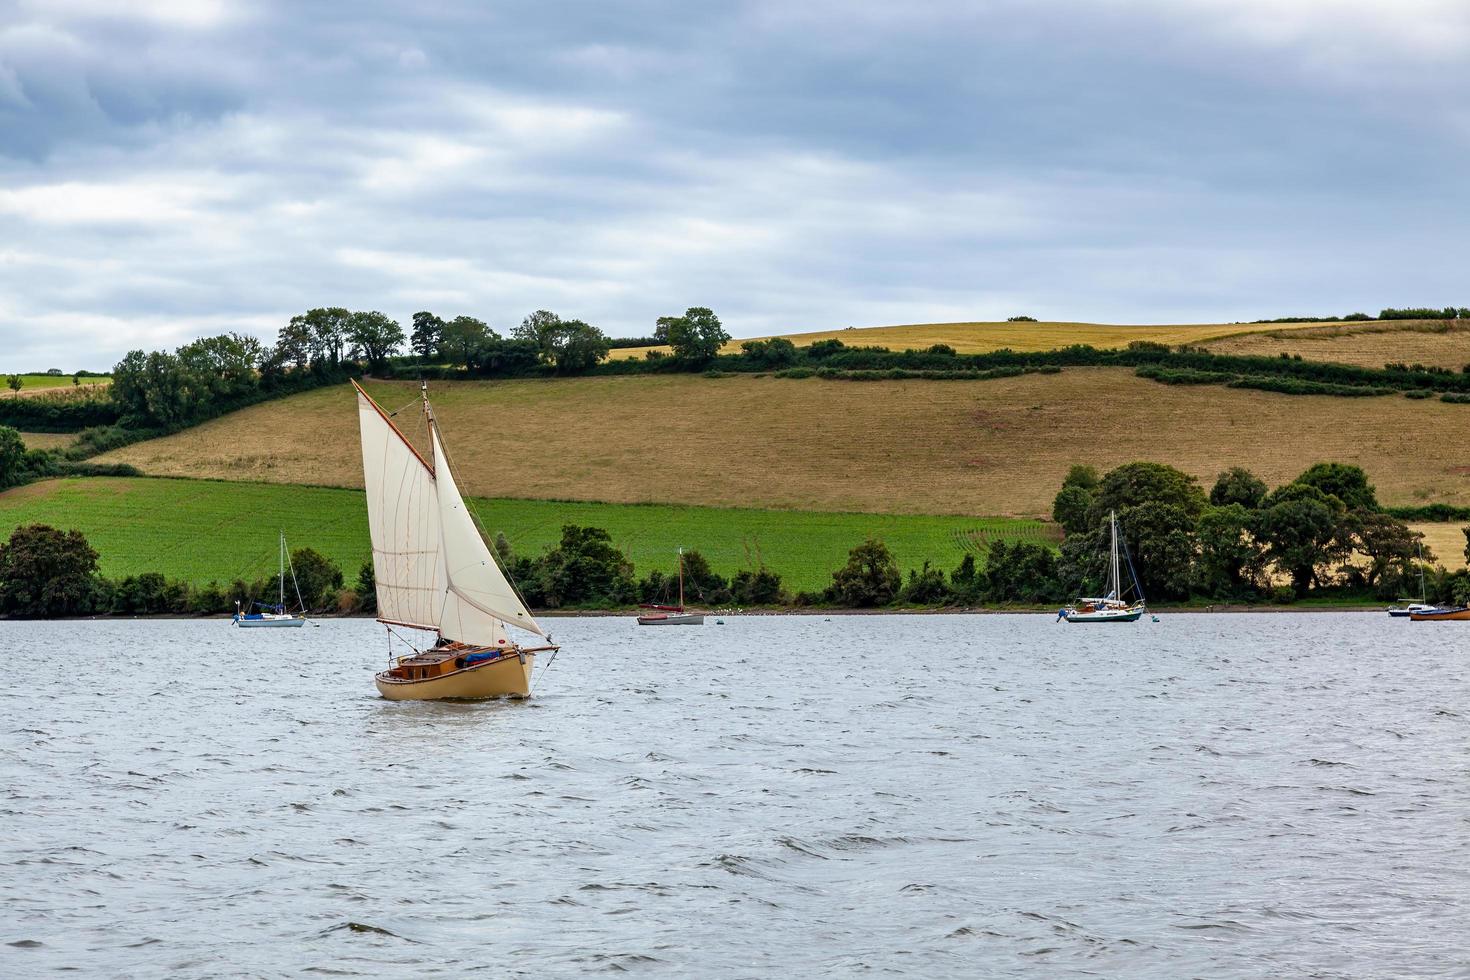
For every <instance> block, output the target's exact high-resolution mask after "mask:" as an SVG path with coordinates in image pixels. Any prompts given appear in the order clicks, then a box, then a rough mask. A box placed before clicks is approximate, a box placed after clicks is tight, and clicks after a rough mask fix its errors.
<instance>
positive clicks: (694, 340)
mask: <svg viewBox="0 0 1470 980" xmlns="http://www.w3.org/2000/svg"><path fill="white" fill-rule="evenodd" d="M659 328H660V329H662V330H663V331H664V332H665V335H666V336H667V338H668V340H667V342H668V345H669V346H670V347H672V348H673V349H674V357H675V359H677V360H679V361H681V362H683V363H685V364H688V365H691V366H695V367H699V366H703V365H705V364H708V363H709V362H710V361H711V360H713V359H714V357H715V355H717V354H719V352H720V348H721V347H724V346H725V344H727V343H729V342H730V335H729V334H728V333H726V332H725V328H724V327H722V326H721V325H720V318H719V317H717V316H715V314H714V312H713V311H712V310H709V309H708V308H706V307H703V306H691V307H689V309H687V310H685V311H684V315H683V316H679V317H664V318H662V319H661V320H660V321H659Z"/></svg>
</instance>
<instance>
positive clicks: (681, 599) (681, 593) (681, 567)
mask: <svg viewBox="0 0 1470 980" xmlns="http://www.w3.org/2000/svg"><path fill="white" fill-rule="evenodd" d="M679 611H680V612H683V611H684V549H683V548H680V549H679Z"/></svg>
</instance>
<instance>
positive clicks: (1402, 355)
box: [1205, 320, 1470, 371]
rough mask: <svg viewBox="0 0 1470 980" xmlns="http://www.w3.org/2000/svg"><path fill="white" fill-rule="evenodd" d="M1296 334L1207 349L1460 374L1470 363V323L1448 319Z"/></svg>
mask: <svg viewBox="0 0 1470 980" xmlns="http://www.w3.org/2000/svg"><path fill="white" fill-rule="evenodd" d="M1292 326H1293V329H1291V330H1269V331H1264V332H1260V333H1249V334H1237V335H1235V336H1232V337H1226V338H1223V339H1220V340H1215V341H1211V342H1210V343H1208V344H1206V345H1205V346H1206V347H1208V348H1209V349H1210V350H1212V351H1216V352H1218V353H1221V354H1258V355H1259V354H1264V355H1265V356H1267V357H1275V356H1276V355H1278V354H1291V355H1300V356H1301V357H1302V358H1304V359H1306V360H1309V361H1334V362H1336V363H1338V364H1354V365H1357V366H1359V367H1368V368H1381V367H1383V366H1384V365H1385V364H1389V363H1394V362H1398V363H1403V364H1424V365H1429V366H1433V367H1442V368H1447V369H1449V370H1451V371H1459V370H1461V369H1462V368H1464V367H1465V365H1467V364H1470V324H1466V323H1462V322H1458V321H1456V322H1451V323H1446V322H1444V321H1439V320H1436V321H1420V320H1410V321H1389V322H1386V323H1341V324H1328V325H1322V324H1305V325H1302V324H1295V325H1292Z"/></svg>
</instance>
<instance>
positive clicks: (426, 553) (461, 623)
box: [353, 382, 557, 701]
mask: <svg viewBox="0 0 1470 980" xmlns="http://www.w3.org/2000/svg"><path fill="white" fill-rule="evenodd" d="M353 387H354V388H355V389H356V390H357V408H358V412H357V415H358V423H359V428H360V430H361V436H362V465H363V481H364V484H365V486H366V489H367V505H368V527H369V531H370V533H371V535H372V543H373V573H374V576H375V582H376V587H377V597H378V621H379V622H380V623H383V624H385V625H387V626H388V627H389V630H390V633H391V632H392V627H393V626H406V627H411V628H413V629H420V630H431V631H433V632H434V633H435V634H436V640H435V642H434V644H433V645H432V646H431V647H429V648H427V649H424V650H415V651H414V653H413V654H412V655H411V656H404V657H397V658H394V659H392V661H391V662H390V665H389V667H388V669H387V670H384V671H382V672H380V673H378V674H377V675H376V677H375V678H374V679H375V681H376V683H377V687H378V691H379V693H380V694H382V695H383V697H385V698H388V699H390V700H394V701H408V700H435V699H441V698H499V697H512V698H524V697H528V696H529V695H530V693H531V670H532V668H533V667H534V665H535V659H536V655H537V654H538V653H546V652H554V651H556V649H557V647H556V646H555V645H553V644H552V643H551V642H550V637H549V636H547V634H546V631H545V630H543V629H542V628H541V626H540V624H538V623H537V622H536V619H535V617H533V616H532V615H531V613H530V610H528V609H527V608H526V605H525V603H524V602H523V601H522V599H521V597H520V594H519V593H518V592H517V591H516V589H515V587H514V586H513V585H512V584H511V582H510V580H509V579H508V578H507V577H506V575H505V572H504V571H503V570H502V569H501V568H500V565H499V563H498V562H497V561H496V559H495V556H494V555H493V554H492V552H491V550H490V548H489V547H488V546H487V545H486V543H485V539H484V537H483V536H482V535H481V534H480V530H479V528H478V527H477V526H476V524H475V522H474V521H473V519H472V518H471V517H470V514H469V511H468V510H467V509H466V507H465V502H464V497H463V496H462V495H461V494H460V492H459V487H458V485H457V484H456V483H455V479H454V473H453V471H452V470H451V468H450V465H449V459H448V457H447V455H446V453H445V450H444V442H443V437H442V435H441V434H440V432H439V425H438V422H437V421H436V420H435V418H434V411H433V408H432V406H430V404H429V392H428V385H424V386H423V388H422V399H423V406H422V407H423V412H424V419H425V422H426V423H427V426H428V430H429V453H430V456H429V459H427V460H426V459H424V457H423V456H421V455H419V453H418V451H417V450H416V449H414V447H413V446H412V445H411V444H410V443H409V441H408V439H407V438H406V437H405V436H404V435H403V433H402V432H401V431H400V430H399V429H398V427H397V426H396V425H394V424H393V422H392V420H391V419H390V418H389V417H388V415H387V413H385V412H384V411H383V410H382V409H381V408H379V407H378V405H377V403H376V402H374V401H373V400H372V398H370V397H369V396H368V394H367V392H365V391H363V390H362V388H361V386H359V385H358V384H357V383H356V382H353ZM507 626H514V627H516V628H518V629H521V630H525V631H527V632H529V633H532V634H535V635H536V636H539V637H542V638H544V639H546V640H547V642H546V643H544V644H540V645H532V646H522V645H520V644H519V643H518V642H515V641H514V640H512V639H511V636H510V634H509V632H508V630H507V628H506V627H507Z"/></svg>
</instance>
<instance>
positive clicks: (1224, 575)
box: [1196, 470, 1266, 599]
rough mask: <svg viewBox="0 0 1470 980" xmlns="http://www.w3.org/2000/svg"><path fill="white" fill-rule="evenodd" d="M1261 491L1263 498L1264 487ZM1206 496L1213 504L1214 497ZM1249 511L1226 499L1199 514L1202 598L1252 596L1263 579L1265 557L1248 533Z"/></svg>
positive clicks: (1251, 518)
mask: <svg viewBox="0 0 1470 980" xmlns="http://www.w3.org/2000/svg"><path fill="white" fill-rule="evenodd" d="M1232 472H1234V471H1232ZM1240 472H1242V473H1246V472H1247V471H1245V470H1240ZM1226 475H1228V474H1221V477H1222V478H1223V477H1224V476H1226ZM1216 486H1217V487H1218V486H1219V485H1218V484H1216ZM1261 490H1262V493H1261V496H1262V497H1264V496H1265V485H1264V484H1262V486H1261ZM1210 496H1211V501H1212V502H1213V500H1214V494H1211V495H1210ZM1257 503H1259V500H1257ZM1252 509H1253V505H1249V504H1247V503H1246V502H1244V501H1241V500H1236V499H1229V500H1223V501H1222V502H1220V503H1219V504H1218V505H1216V506H1213V507H1211V508H1210V509H1209V510H1207V511H1205V512H1204V514H1203V515H1201V517H1200V519H1199V525H1198V528H1197V534H1198V536H1199V557H1198V560H1197V567H1198V571H1197V575H1196V585H1197V587H1198V588H1199V590H1200V591H1202V592H1203V593H1204V594H1205V595H1208V596H1212V597H1214V598H1217V599H1236V598H1247V597H1250V596H1254V595H1255V593H1256V590H1257V588H1258V587H1259V584H1260V582H1261V581H1263V580H1264V577H1265V566H1266V561H1265V555H1264V554H1263V553H1262V549H1261V546H1260V544H1258V543H1257V542H1256V540H1255V537H1254V536H1253V534H1252V527H1253V524H1254V521H1255V515H1254V514H1253V512H1252Z"/></svg>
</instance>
